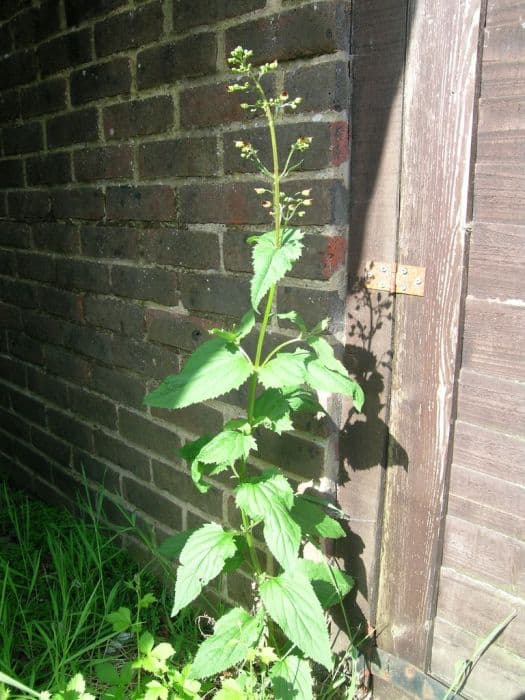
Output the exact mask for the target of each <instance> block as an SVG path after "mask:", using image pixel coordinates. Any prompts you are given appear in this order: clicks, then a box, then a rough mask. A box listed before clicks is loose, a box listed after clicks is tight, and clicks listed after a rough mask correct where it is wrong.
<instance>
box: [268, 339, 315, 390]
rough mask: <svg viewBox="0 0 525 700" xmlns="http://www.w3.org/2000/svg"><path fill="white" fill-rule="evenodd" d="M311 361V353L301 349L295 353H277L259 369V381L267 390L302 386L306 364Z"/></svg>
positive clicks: (304, 379)
mask: <svg viewBox="0 0 525 700" xmlns="http://www.w3.org/2000/svg"><path fill="white" fill-rule="evenodd" d="M311 359H312V355H311V353H310V352H309V351H308V350H302V349H301V348H298V349H297V350H296V351H295V352H278V353H277V355H275V357H273V358H272V359H271V360H270V361H269V362H268V363H267V364H265V365H263V366H262V367H261V368H260V369H259V381H260V382H261V384H262V385H263V386H264V387H266V388H267V389H270V388H276V389H287V388H289V387H290V386H299V385H301V384H304V383H305V381H306V363H307V362H308V360H311Z"/></svg>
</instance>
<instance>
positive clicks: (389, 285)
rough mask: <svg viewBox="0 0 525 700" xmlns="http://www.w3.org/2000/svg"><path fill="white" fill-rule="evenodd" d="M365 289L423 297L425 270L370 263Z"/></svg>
mask: <svg viewBox="0 0 525 700" xmlns="http://www.w3.org/2000/svg"><path fill="white" fill-rule="evenodd" d="M365 287H366V288H367V289H377V290H380V291H385V292H390V293H391V294H411V295H413V296H417V297H422V296H424V293H425V268H424V267H415V266H414V265H399V264H398V263H386V262H375V261H370V262H368V263H367V264H366V266H365Z"/></svg>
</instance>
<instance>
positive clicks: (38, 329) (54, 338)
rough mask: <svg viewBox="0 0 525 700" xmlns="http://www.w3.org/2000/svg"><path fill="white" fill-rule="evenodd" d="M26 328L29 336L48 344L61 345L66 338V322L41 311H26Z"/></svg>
mask: <svg viewBox="0 0 525 700" xmlns="http://www.w3.org/2000/svg"><path fill="white" fill-rule="evenodd" d="M24 327H25V330H26V333H27V335H29V336H31V337H32V338H35V339H36V340H40V341H43V342H46V343H54V344H57V345H61V344H62V342H63V337H64V322H63V321H62V319H57V318H55V317H54V316H46V315H44V314H42V313H41V311H26V312H25V313H24Z"/></svg>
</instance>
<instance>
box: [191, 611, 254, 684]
mask: <svg viewBox="0 0 525 700" xmlns="http://www.w3.org/2000/svg"><path fill="white" fill-rule="evenodd" d="M262 629H263V619H262V616H260V615H259V616H257V617H252V616H251V615H250V614H249V613H247V612H246V610H243V609H242V608H234V609H233V610H230V612H229V613H227V614H226V615H223V616H222V617H221V618H220V619H219V620H217V622H216V624H215V629H214V630H213V634H212V636H211V637H208V638H207V639H205V640H204V642H203V643H202V644H201V645H200V647H199V650H198V651H197V655H196V656H195V660H194V662H193V664H192V668H191V676H192V678H208V677H209V676H213V675H215V674H217V673H221V672H222V671H225V670H226V669H228V668H231V667H232V666H235V665H236V664H238V663H240V662H241V661H244V660H245V658H246V654H247V652H248V649H250V648H251V647H253V646H255V645H256V644H257V642H258V641H259V637H260V636H261V633H262Z"/></svg>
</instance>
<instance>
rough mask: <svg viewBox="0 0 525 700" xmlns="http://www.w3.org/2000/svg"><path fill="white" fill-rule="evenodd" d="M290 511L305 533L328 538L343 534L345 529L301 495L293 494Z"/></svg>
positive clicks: (342, 535)
mask: <svg viewBox="0 0 525 700" xmlns="http://www.w3.org/2000/svg"><path fill="white" fill-rule="evenodd" d="M290 513H291V516H292V518H293V519H294V520H295V522H296V523H299V525H300V527H301V530H302V531H303V532H304V533H305V534H307V535H313V536H314V537H326V538H330V539H338V538H339V537H344V536H345V531H344V530H343V528H342V527H341V525H340V524H339V523H338V522H337V520H334V519H333V518H331V517H330V516H329V515H327V514H326V513H325V512H324V510H323V509H322V508H320V507H319V506H318V505H316V504H315V503H312V502H311V501H310V500H309V499H306V498H303V497H302V496H295V498H294V504H293V508H292V509H291V511H290Z"/></svg>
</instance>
